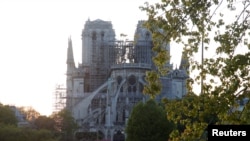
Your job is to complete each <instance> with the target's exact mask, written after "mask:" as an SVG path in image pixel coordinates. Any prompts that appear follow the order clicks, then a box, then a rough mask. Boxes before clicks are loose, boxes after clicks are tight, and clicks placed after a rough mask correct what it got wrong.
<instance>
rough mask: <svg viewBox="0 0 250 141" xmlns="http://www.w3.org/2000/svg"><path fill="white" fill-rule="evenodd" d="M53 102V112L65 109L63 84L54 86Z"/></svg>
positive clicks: (64, 88)
mask: <svg viewBox="0 0 250 141" xmlns="http://www.w3.org/2000/svg"><path fill="white" fill-rule="evenodd" d="M54 100H55V101H54V107H53V108H54V109H53V111H54V112H59V111H61V110H62V109H64V108H65V107H66V87H65V86H64V85H63V84H56V87H55V91H54Z"/></svg>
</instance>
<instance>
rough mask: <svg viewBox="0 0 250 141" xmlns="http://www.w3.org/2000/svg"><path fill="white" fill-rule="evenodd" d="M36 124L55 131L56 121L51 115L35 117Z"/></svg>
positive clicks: (37, 126)
mask: <svg viewBox="0 0 250 141" xmlns="http://www.w3.org/2000/svg"><path fill="white" fill-rule="evenodd" d="M34 125H35V127H36V128H37V129H47V130H50V131H55V130H56V129H55V125H56V124H55V121H54V120H53V119H52V118H51V117H47V116H39V117H38V118H36V119H35V121H34Z"/></svg>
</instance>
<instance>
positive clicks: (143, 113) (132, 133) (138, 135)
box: [126, 99, 173, 141]
mask: <svg viewBox="0 0 250 141" xmlns="http://www.w3.org/2000/svg"><path fill="white" fill-rule="evenodd" d="M172 129H173V124H172V123H170V122H169V121H168V120H166V114H165V111H164V108H163V107H162V106H159V105H157V103H156V102H155V101H154V100H152V99H150V100H149V101H147V102H146V103H142V102H140V103H138V104H137V105H136V106H135V107H134V108H133V111H132V113H131V115H130V118H129V120H128V124H127V127H126V133H127V138H126V141H166V140H167V139H168V136H169V133H170V132H171V130H172Z"/></svg>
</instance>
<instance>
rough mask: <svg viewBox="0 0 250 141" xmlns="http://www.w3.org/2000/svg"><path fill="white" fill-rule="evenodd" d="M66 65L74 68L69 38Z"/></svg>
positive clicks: (69, 39)
mask: <svg viewBox="0 0 250 141" xmlns="http://www.w3.org/2000/svg"><path fill="white" fill-rule="evenodd" d="M67 64H68V65H71V66H72V65H73V67H75V61H74V55H73V47H72V40H71V37H69V38H68V52H67Z"/></svg>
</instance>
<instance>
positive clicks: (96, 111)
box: [66, 19, 188, 141]
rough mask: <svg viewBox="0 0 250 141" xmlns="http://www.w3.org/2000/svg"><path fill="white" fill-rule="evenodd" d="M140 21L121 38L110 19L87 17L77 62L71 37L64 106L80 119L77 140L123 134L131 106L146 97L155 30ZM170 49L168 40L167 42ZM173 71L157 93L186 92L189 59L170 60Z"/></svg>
mask: <svg viewBox="0 0 250 141" xmlns="http://www.w3.org/2000/svg"><path fill="white" fill-rule="evenodd" d="M142 24H143V21H139V22H138V24H137V27H136V30H135V38H134V40H133V41H128V40H117V39H116V37H115V32H114V29H113V27H112V23H111V22H110V21H103V20H100V19H97V20H94V21H90V20H87V21H86V23H85V26H84V29H83V30H82V63H81V64H78V66H76V65H75V61H74V56H73V47H72V41H71V39H69V41H68V52H67V73H66V75H67V80H66V83H67V84H66V87H67V88H66V108H67V109H69V110H70V111H71V113H72V116H73V117H74V119H75V121H76V122H77V124H78V126H79V129H78V130H77V132H76V135H77V138H78V139H79V140H86V138H85V136H88V139H89V140H91V139H90V138H91V137H90V136H91V135H92V136H94V137H93V138H95V136H96V138H99V139H100V140H101V139H102V140H108V141H123V140H125V136H126V135H125V133H124V130H125V126H126V121H127V120H128V118H129V114H130V113H131V111H132V109H133V106H134V105H135V104H136V103H137V102H139V101H145V100H147V98H148V96H146V95H144V94H143V93H142V91H143V86H144V85H145V84H146V83H147V82H146V81H145V73H146V71H150V70H153V69H155V67H154V65H153V62H152V56H153V52H152V47H153V43H152V36H151V33H150V32H149V31H148V30H147V29H146V28H144V27H143V26H142ZM166 49H167V50H168V51H169V52H170V46H169V45H166ZM166 65H167V67H169V68H170V72H169V73H168V74H167V75H166V76H164V77H162V78H161V82H162V86H163V89H162V92H161V94H160V95H159V96H157V97H156V99H158V100H160V99H162V98H164V97H166V98H169V99H174V98H181V97H182V96H183V95H185V94H186V79H187V78H188V75H187V69H188V68H187V66H188V62H187V60H186V59H185V58H184V57H183V58H182V59H181V62H180V67H179V68H174V69H173V66H172V64H170V62H167V63H166Z"/></svg>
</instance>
